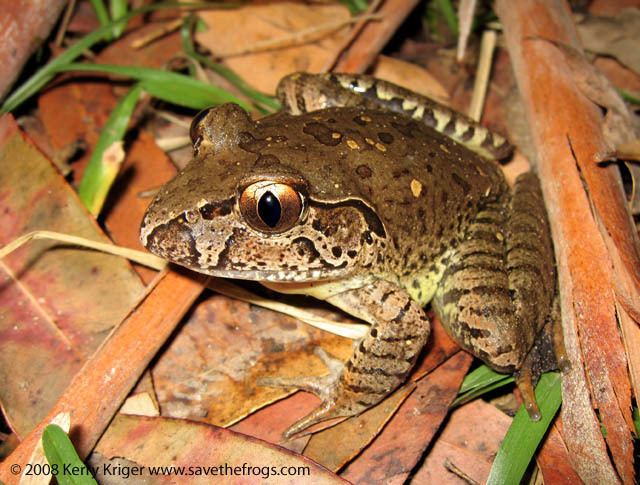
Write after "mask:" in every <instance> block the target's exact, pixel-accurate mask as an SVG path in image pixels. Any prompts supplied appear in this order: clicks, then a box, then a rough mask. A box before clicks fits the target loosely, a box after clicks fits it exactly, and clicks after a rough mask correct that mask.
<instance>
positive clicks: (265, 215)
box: [258, 192, 282, 227]
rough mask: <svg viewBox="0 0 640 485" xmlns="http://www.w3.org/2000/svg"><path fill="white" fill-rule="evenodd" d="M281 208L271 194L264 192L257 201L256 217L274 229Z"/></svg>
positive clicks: (278, 219)
mask: <svg viewBox="0 0 640 485" xmlns="http://www.w3.org/2000/svg"><path fill="white" fill-rule="evenodd" d="M281 214H282V207H281V206H280V201H279V200H278V198H277V197H276V196H275V195H273V194H272V193H271V192H265V193H264V194H263V195H262V197H260V200H259V201H258V215H259V216H260V219H262V222H264V223H265V224H266V225H267V226H269V227H276V226H277V225H278V222H279V221H280V215H281Z"/></svg>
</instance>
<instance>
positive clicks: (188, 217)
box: [184, 211, 200, 224]
mask: <svg viewBox="0 0 640 485" xmlns="http://www.w3.org/2000/svg"><path fill="white" fill-rule="evenodd" d="M199 218H200V217H199V215H198V212H197V211H186V212H185V213H184V219H185V221H187V222H188V223H189V224H195V223H196V222H198V219H199Z"/></svg>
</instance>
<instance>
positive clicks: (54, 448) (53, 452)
mask: <svg viewBox="0 0 640 485" xmlns="http://www.w3.org/2000/svg"><path fill="white" fill-rule="evenodd" d="M42 446H43V448H44V454H45V456H46V457H47V461H48V462H49V465H50V466H51V468H52V470H54V475H55V477H56V480H57V481H58V484H59V485H98V484H97V482H96V481H95V480H94V478H93V477H92V476H91V473H89V470H88V469H87V467H86V466H85V465H84V463H82V460H81V459H80V457H79V456H78V453H77V452H76V450H75V448H74V447H73V443H71V440H70V439H69V437H68V436H67V433H65V432H64V431H63V430H62V428H61V427H60V426H58V425H57V424H50V425H49V426H47V427H46V428H45V429H44V432H43V433H42ZM65 472H69V473H65Z"/></svg>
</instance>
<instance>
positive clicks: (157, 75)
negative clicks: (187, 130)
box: [58, 63, 250, 110]
mask: <svg viewBox="0 0 640 485" xmlns="http://www.w3.org/2000/svg"><path fill="white" fill-rule="evenodd" d="M58 71H59V72H68V71H81V72H101V73H106V74H115V75H118V76H124V77H128V78H131V79H134V80H136V81H139V82H140V83H141V84H142V87H143V89H144V90H145V91H147V92H148V93H149V94H151V95H152V96H155V97H157V98H159V99H162V100H163V101H167V102H169V103H174V104H177V105H179V106H185V107H187V108H192V109H203V108H206V107H207V106H211V105H216V104H221V103H237V104H239V105H240V106H242V107H243V108H244V109H246V110H249V109H250V106H248V105H247V103H245V102H243V101H242V100H240V99H238V98H237V97H235V96H234V95H233V94H231V93H229V92H228V91H225V90H224V89H221V88H219V87H217V86H213V85H211V84H207V83H204V82H202V81H198V80H197V79H193V78H192V77H189V76H185V75H184V74H178V73H175V72H171V71H165V70H163V69H153V68H149V67H133V66H117V65H113V64H85V63H71V64H67V65H64V66H59V67H58Z"/></svg>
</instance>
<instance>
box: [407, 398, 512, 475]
mask: <svg viewBox="0 0 640 485" xmlns="http://www.w3.org/2000/svg"><path fill="white" fill-rule="evenodd" d="M510 424H511V418H510V417H508V416H507V415H506V414H504V413H503V412H501V411H498V410H497V409H496V408H495V407H494V406H492V405H491V404H487V403H485V402H484V401H482V400H481V399H477V400H475V401H473V402H470V403H469V404H466V405H465V406H462V407H461V408H459V409H456V410H455V411H453V413H451V415H450V416H449V419H448V420H447V423H446V425H445V426H444V428H443V429H442V432H441V433H440V435H439V436H438V440H437V441H436V442H435V443H434V445H433V448H431V450H430V451H429V454H428V455H427V457H426V459H425V461H424V463H422V465H421V466H420V467H419V468H418V469H417V470H416V471H415V475H414V477H413V483H438V484H443V485H448V484H451V485H458V484H460V483H461V480H460V478H459V477H457V476H456V475H454V474H453V473H451V472H450V471H449V470H448V469H447V467H446V466H445V464H446V463H447V462H451V463H453V464H454V465H455V466H456V467H457V468H458V469H460V470H462V471H463V472H465V474H466V475H467V476H469V477H471V478H472V479H473V480H475V481H476V482H477V483H484V482H485V481H486V479H487V477H488V476H489V470H490V469H491V464H492V463H493V459H494V458H495V455H496V453H497V452H498V448H499V447H500V443H501V442H502V439H503V438H504V435H505V434H506V432H507V429H508V428H509V426H510Z"/></svg>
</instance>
